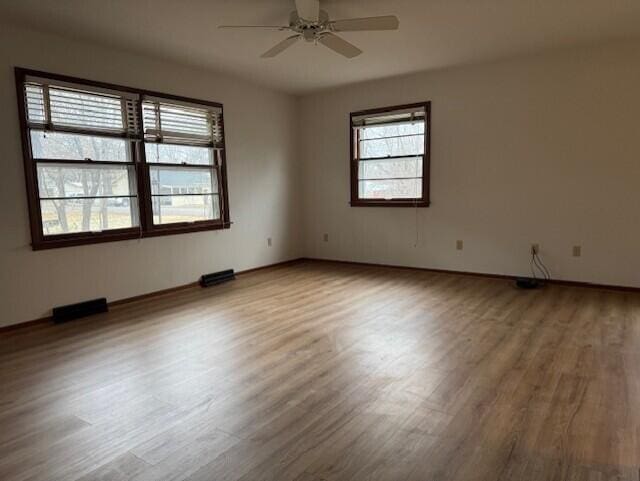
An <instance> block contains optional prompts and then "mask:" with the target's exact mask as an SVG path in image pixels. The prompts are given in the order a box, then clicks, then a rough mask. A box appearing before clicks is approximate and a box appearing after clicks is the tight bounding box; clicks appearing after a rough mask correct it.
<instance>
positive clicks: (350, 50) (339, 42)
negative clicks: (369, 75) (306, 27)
mask: <svg viewBox="0 0 640 481" xmlns="http://www.w3.org/2000/svg"><path fill="white" fill-rule="evenodd" d="M318 42H320V43H321V44H322V45H324V46H325V47H329V48H330V49H331V50H333V51H334V52H336V53H339V54H340V55H343V56H345V57H347V58H353V57H357V56H358V55H360V54H361V53H362V50H360V49H359V48H358V47H356V46H355V45H353V44H351V43H349V42H347V41H346V40H344V39H342V38H340V37H338V36H337V35H334V34H332V33H325V34H323V35H322V36H321V37H320V38H319V39H318Z"/></svg>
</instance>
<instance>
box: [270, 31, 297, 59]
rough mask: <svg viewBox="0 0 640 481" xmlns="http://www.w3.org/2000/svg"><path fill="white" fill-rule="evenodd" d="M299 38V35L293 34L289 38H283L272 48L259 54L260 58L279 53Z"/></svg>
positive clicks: (271, 56)
mask: <svg viewBox="0 0 640 481" xmlns="http://www.w3.org/2000/svg"><path fill="white" fill-rule="evenodd" d="M298 40H300V35H293V36H291V37H289V38H285V39H284V40H283V41H282V42H280V43H278V44H276V45H275V46H274V47H273V48H271V49H269V50H267V51H266V52H265V53H263V54H262V55H260V56H261V57H262V58H273V57H275V56H276V55H278V54H281V53H282V52H284V51H285V50H286V49H288V48H289V47H291V45H293V44H294V43H296V42H297V41H298Z"/></svg>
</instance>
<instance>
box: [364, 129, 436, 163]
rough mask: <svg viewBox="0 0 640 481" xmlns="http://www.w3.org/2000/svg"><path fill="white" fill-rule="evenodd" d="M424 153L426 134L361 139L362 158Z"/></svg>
mask: <svg viewBox="0 0 640 481" xmlns="http://www.w3.org/2000/svg"><path fill="white" fill-rule="evenodd" d="M422 154H424V135H410V136H404V137H388V138H384V139H370V140H361V141H360V158H361V159H368V158H377V157H398V156H402V155H422Z"/></svg>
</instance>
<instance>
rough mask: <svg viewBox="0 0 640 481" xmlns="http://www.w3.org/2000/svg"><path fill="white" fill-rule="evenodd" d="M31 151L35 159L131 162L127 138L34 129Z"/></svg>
mask: <svg viewBox="0 0 640 481" xmlns="http://www.w3.org/2000/svg"><path fill="white" fill-rule="evenodd" d="M31 152H32V153H33V158H34V159H60V160H84V159H91V160H107V161H117V162H130V154H129V153H130V151H129V147H128V145H127V141H126V140H124V139H114V138H109V137H96V136H92V135H77V134H66V133H60V132H43V131H41V130H32V131H31Z"/></svg>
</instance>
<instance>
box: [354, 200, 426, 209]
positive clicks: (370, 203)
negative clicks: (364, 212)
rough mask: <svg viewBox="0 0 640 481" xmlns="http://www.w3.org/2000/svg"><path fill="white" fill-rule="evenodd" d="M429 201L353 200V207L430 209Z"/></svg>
mask: <svg viewBox="0 0 640 481" xmlns="http://www.w3.org/2000/svg"><path fill="white" fill-rule="evenodd" d="M429 205H430V203H429V201H428V200H361V199H359V200H352V201H351V207H414V208H415V207H429Z"/></svg>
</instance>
